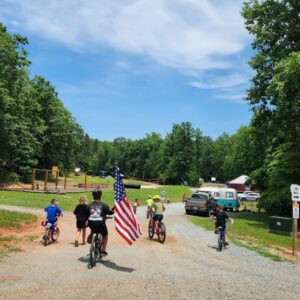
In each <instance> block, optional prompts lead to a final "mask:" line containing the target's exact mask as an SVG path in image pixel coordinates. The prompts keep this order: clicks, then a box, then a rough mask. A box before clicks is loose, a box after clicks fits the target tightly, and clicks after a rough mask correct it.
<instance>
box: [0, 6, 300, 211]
mask: <svg viewBox="0 0 300 300" xmlns="http://www.w3.org/2000/svg"><path fill="white" fill-rule="evenodd" d="M299 11H300V3H299V1H296V0H282V1H275V0H264V1H258V0H251V1H246V2H244V5H243V8H242V16H243V17H244V19H245V26H246V28H247V30H248V31H249V33H250V34H251V35H252V36H253V43H252V47H253V49H254V50H255V52H254V53H255V55H254V56H253V57H252V58H251V60H250V62H249V63H250V66H251V67H252V68H253V70H254V71H255V74H254V76H253V78H252V80H251V87H250V89H249V90H248V91H247V101H248V103H249V105H250V107H251V108H252V111H253V117H252V120H251V123H250V125H249V126H244V127H241V128H240V129H239V130H238V131H237V133H236V134H234V135H228V134H226V133H224V134H223V135H221V136H220V137H219V138H217V139H216V140H213V139H212V138H210V137H208V136H205V135H203V133H202V132H201V130H200V129H197V128H193V126H192V124H190V123H189V122H183V123H181V124H174V125H173V128H172V131H171V132H170V133H168V134H167V135H166V136H165V137H163V136H161V135H160V134H158V133H150V134H147V135H146V136H145V137H144V138H141V139H138V140H131V139H126V138H124V137H120V138H117V139H115V140H114V141H112V142H110V141H99V140H97V139H93V138H90V137H89V136H88V135H87V134H86V133H85V132H84V131H83V129H82V128H81V127H80V125H79V124H78V123H77V122H76V120H75V119H74V118H73V117H72V115H71V114H70V113H69V111H68V110H67V109H66V108H65V107H64V105H63V103H62V101H61V100H60V99H59V97H58V94H57V92H56V91H55V88H54V87H53V86H52V85H51V83H50V82H49V81H48V80H46V79H44V78H43V77H41V76H36V77H34V78H30V74H29V70H28V67H29V65H30V61H29V60H28V53H27V52H26V44H27V43H28V42H27V39H26V38H23V37H21V36H19V35H12V34H10V33H8V31H7V30H6V28H5V26H4V25H2V24H0V107H1V110H0V143H1V147H0V163H1V164H2V165H3V166H2V167H1V168H0V177H1V180H2V181H4V180H9V181H11V180H17V179H18V178H21V179H22V180H26V179H28V177H29V176H30V172H31V168H32V167H40V168H51V166H53V165H58V166H59V167H60V169H61V170H62V171H63V172H69V171H71V170H73V169H74V167H80V168H82V169H83V170H84V171H88V172H90V173H93V174H95V175H97V174H99V172H100V171H102V170H103V171H107V172H109V173H111V174H112V173H113V169H114V166H115V163H116V162H118V164H119V166H120V167H121V169H122V172H123V173H124V174H125V175H126V176H128V177H135V178H160V179H162V180H163V181H165V182H166V183H168V184H182V183H184V182H187V183H188V184H190V185H196V184H197V183H198V182H199V178H203V179H204V180H210V178H211V177H216V178H217V180H218V181H220V182H226V181H227V180H230V179H233V178H235V177H237V176H239V175H241V174H247V175H250V177H251V179H252V182H251V184H252V186H253V187H255V188H257V189H258V190H260V191H261V192H262V199H261V202H260V206H261V207H262V208H265V209H266V211H267V212H268V213H279V214H282V215H288V214H289V213H290V211H291V201H290V193H289V186H290V184H291V183H300V39H299V36H300V18H299Z"/></svg>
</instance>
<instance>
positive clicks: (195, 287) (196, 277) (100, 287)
mask: <svg viewBox="0 0 300 300" xmlns="http://www.w3.org/2000/svg"><path fill="white" fill-rule="evenodd" d="M0 208H8V207H7V206H4V205H0ZM10 208H11V209H14V210H16V209H17V210H20V211H30V212H32V213H36V214H42V211H40V210H33V209H26V208H16V207H10ZM145 210H146V209H145V208H144V207H140V208H139V210H138V217H139V220H140V223H141V225H142V228H143V231H144V234H143V236H142V237H141V238H140V240H139V241H138V242H136V243H135V244H134V245H133V246H131V247H129V246H127V245H126V244H125V243H124V242H123V240H121V238H120V237H119V236H118V234H117V233H116V232H115V230H114V229H113V220H108V226H109V231H110V236H109V246H108V252H109V255H108V256H107V257H105V258H104V259H103V262H102V263H101V264H97V266H96V267H95V268H93V269H92V270H89V269H88V268H87V265H88V257H87V254H88V245H86V246H79V247H78V248H75V247H74V244H73V242H74V234H75V230H74V224H75V220H74V217H73V216H72V214H71V213H67V214H65V216H64V219H63V220H62V222H61V223H60V225H59V226H60V229H61V235H60V237H59V242H58V243H55V244H50V245H49V246H47V247H44V246H43V245H42V244H41V242H40V241H37V242H34V243H32V244H31V245H32V246H31V247H30V248H29V249H27V250H26V251H25V252H23V253H20V254H16V255H13V256H11V257H9V258H6V259H4V260H3V261H2V262H0V299H6V300H7V299H107V298H110V299H120V298H125V299H126V298H127V299H141V298H142V299H273V300H274V299H300V293H299V286H300V268H299V264H291V263H282V262H280V263H279V262H274V261H271V260H270V259H267V258H264V257H261V256H259V255H257V254H256V253H254V252H251V251H249V250H246V249H244V248H239V247H237V246H234V245H230V247H229V248H228V249H227V250H224V251H223V252H222V253H219V252H216V250H215V248H214V247H215V246H216V236H215V235H214V234H213V233H211V232H208V231H204V230H202V229H201V228H199V227H196V226H194V225H193V224H192V223H190V222H189V221H188V220H187V217H185V216H184V214H183V212H184V209H183V204H181V203H180V204H171V205H169V206H167V213H166V217H165V220H164V221H165V224H166V227H167V239H166V242H165V244H163V245H161V244H159V243H158V242H157V239H154V240H152V241H151V240H148V236H147V223H148V222H147V219H146V218H145ZM41 235H42V228H41Z"/></svg>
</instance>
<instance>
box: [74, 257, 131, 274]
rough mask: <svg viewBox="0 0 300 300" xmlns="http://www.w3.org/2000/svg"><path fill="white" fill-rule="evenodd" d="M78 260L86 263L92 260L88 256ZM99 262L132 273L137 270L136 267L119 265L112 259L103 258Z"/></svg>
mask: <svg viewBox="0 0 300 300" xmlns="http://www.w3.org/2000/svg"><path fill="white" fill-rule="evenodd" d="M78 260H79V261H81V262H83V263H86V264H88V263H89V262H90V258H89V257H88V256H85V257H80V258H79V259H78ZM98 264H101V265H103V266H105V267H107V268H109V269H112V270H116V271H119V272H126V273H132V272H133V271H135V269H133V268H128V267H122V266H119V265H117V264H116V263H114V262H112V261H110V260H101V261H100V262H99V263H98Z"/></svg>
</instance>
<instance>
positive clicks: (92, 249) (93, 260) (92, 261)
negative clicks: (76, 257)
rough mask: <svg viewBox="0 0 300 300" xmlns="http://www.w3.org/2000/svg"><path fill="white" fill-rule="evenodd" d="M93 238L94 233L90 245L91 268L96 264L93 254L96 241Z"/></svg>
mask: <svg viewBox="0 0 300 300" xmlns="http://www.w3.org/2000/svg"><path fill="white" fill-rule="evenodd" d="M95 238H96V235H95V234H93V237H92V242H91V247H90V268H93V267H95V266H96V256H95V249H96V244H95V242H96V241H95Z"/></svg>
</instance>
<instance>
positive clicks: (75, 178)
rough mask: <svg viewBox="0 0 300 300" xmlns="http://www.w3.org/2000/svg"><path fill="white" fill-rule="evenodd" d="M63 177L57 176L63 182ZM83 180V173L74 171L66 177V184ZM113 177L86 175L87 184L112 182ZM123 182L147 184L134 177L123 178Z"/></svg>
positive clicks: (113, 180)
mask: <svg viewBox="0 0 300 300" xmlns="http://www.w3.org/2000/svg"><path fill="white" fill-rule="evenodd" d="M64 180H65V179H64V177H59V181H60V182H61V183H62V182H64ZM84 182H85V175H84V174H81V175H80V176H76V175H75V174H74V173H71V174H69V176H68V177H67V184H68V185H70V184H79V183H82V184H84ZM114 182H115V179H114V178H113V177H111V178H110V179H109V180H107V179H106V178H100V177H99V176H90V175H87V184H107V183H108V184H111V185H112V184H114ZM124 182H125V183H135V184H141V185H149V183H148V182H144V181H137V180H134V179H124Z"/></svg>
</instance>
